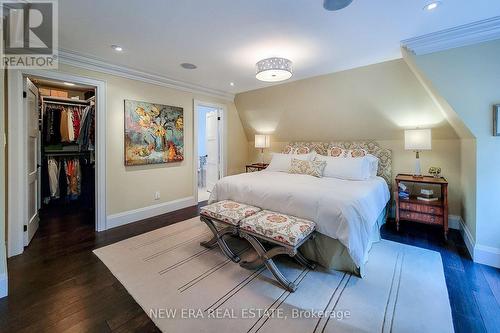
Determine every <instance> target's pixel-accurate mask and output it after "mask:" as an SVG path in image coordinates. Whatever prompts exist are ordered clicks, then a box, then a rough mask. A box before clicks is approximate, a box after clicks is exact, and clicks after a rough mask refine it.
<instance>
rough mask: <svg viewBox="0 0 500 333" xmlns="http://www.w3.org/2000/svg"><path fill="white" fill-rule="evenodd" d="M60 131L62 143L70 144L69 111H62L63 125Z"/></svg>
mask: <svg viewBox="0 0 500 333" xmlns="http://www.w3.org/2000/svg"><path fill="white" fill-rule="evenodd" d="M59 129H60V131H61V142H69V131H68V111H67V110H66V109H64V108H63V109H62V111H61V125H60V126H59Z"/></svg>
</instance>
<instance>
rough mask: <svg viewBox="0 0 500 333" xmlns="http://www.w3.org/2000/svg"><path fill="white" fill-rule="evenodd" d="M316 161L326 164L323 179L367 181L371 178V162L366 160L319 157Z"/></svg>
mask: <svg viewBox="0 0 500 333" xmlns="http://www.w3.org/2000/svg"><path fill="white" fill-rule="evenodd" d="M316 160H317V161H325V162H326V167H325V170H324V171H323V177H329V178H340V179H346V180H367V179H369V178H370V161H369V160H368V159H366V158H346V157H333V156H323V155H317V156H316Z"/></svg>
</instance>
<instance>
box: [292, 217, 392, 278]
mask: <svg viewBox="0 0 500 333" xmlns="http://www.w3.org/2000/svg"><path fill="white" fill-rule="evenodd" d="M387 212H388V209H387V208H385V209H384V210H383V211H382V213H381V214H380V215H379V217H378V218H377V222H376V223H375V225H374V226H373V230H372V233H371V235H370V243H369V245H368V248H367V251H368V252H369V251H370V249H371V247H372V245H373V243H376V242H378V241H380V239H381V238H380V228H381V227H382V225H383V224H385V221H386V219H387ZM300 252H301V253H302V254H303V255H304V257H306V258H307V259H309V260H312V261H315V262H316V263H318V264H319V265H321V266H323V267H325V268H327V269H329V270H336V271H344V272H348V273H352V274H355V275H357V276H359V277H363V276H364V266H365V264H366V261H365V262H364V263H363V264H362V265H361V267H357V266H356V265H355V264H354V262H353V261H352V259H351V256H350V255H349V252H348V251H347V248H346V247H345V246H344V245H342V243H340V242H339V241H338V240H337V239H334V238H331V237H328V236H326V235H323V234H317V235H316V238H314V239H309V240H308V241H307V242H306V243H304V245H302V246H301V247H300ZM365 258H368V256H365Z"/></svg>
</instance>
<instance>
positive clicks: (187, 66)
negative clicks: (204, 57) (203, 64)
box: [181, 62, 198, 69]
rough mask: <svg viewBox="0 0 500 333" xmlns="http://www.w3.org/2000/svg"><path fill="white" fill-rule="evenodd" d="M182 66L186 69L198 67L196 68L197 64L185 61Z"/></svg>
mask: <svg viewBox="0 0 500 333" xmlns="http://www.w3.org/2000/svg"><path fill="white" fill-rule="evenodd" d="M181 67H182V68H184V69H196V68H198V66H196V65H195V64H190V63H189V62H183V63H182V64H181Z"/></svg>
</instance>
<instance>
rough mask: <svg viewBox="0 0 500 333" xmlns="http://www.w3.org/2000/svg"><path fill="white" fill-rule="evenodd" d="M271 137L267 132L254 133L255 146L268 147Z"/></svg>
mask: <svg viewBox="0 0 500 333" xmlns="http://www.w3.org/2000/svg"><path fill="white" fill-rule="evenodd" d="M270 146H271V137H270V136H269V135H267V134H255V148H269V147H270Z"/></svg>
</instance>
